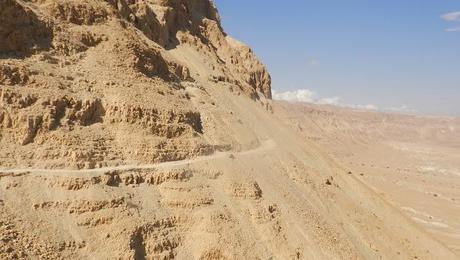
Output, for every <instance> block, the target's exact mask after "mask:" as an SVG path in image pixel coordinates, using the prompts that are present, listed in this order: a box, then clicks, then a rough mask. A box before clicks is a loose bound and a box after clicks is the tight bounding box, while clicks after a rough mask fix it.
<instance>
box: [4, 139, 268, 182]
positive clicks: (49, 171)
mask: <svg viewBox="0 0 460 260" xmlns="http://www.w3.org/2000/svg"><path fill="white" fill-rule="evenodd" d="M275 147H276V143H275V142H274V141H273V140H271V139H269V140H265V141H264V142H262V143H261V144H260V145H259V146H258V147H256V148H254V149H250V150H246V151H242V152H231V151H229V152H217V153H214V154H212V155H208V156H199V157H196V158H192V159H186V160H180V161H169V162H161V163H153V164H139V165H135V164H130V165H119V166H110V167H101V168H95V169H82V170H70V169H38V168H13V169H0V177H2V176H8V175H10V174H21V173H23V174H32V173H33V174H59V175H62V174H65V175H74V174H78V175H81V174H94V173H104V172H107V171H115V170H145V169H155V168H167V167H175V166H182V165H188V164H192V163H196V162H203V161H211V160H215V159H220V158H224V157H228V156H230V155H234V156H246V155H251V154H258V153H262V152H265V151H269V150H271V149H273V148H275Z"/></svg>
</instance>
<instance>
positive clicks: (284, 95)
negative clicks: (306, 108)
mask: <svg viewBox="0 0 460 260" xmlns="http://www.w3.org/2000/svg"><path fill="white" fill-rule="evenodd" d="M315 95H316V94H315V92H313V91H311V90H309V89H298V90H295V91H285V92H278V91H276V90H273V91H272V96H273V99H276V100H284V101H289V102H306V103H315Z"/></svg>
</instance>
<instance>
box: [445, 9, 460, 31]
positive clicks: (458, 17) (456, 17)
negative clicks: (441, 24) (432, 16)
mask: <svg viewBox="0 0 460 260" xmlns="http://www.w3.org/2000/svg"><path fill="white" fill-rule="evenodd" d="M441 18H442V19H443V20H445V21H448V22H457V23H460V11H456V12H451V13H447V14H443V15H441ZM445 31H446V32H460V27H453V28H447V29H445Z"/></svg>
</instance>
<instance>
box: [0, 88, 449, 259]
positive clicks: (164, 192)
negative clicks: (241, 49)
mask: <svg viewBox="0 0 460 260" xmlns="http://www.w3.org/2000/svg"><path fill="white" fill-rule="evenodd" d="M209 92H210V95H211V96H213V97H214V98H215V99H216V100H217V101H219V104H220V105H219V107H217V108H214V109H212V110H209V111H208V112H209V114H210V115H213V116H215V117H216V118H221V119H224V118H225V120H222V122H224V124H223V125H215V127H216V129H215V132H216V133H222V132H226V133H229V134H230V135H231V137H232V138H233V139H234V140H235V142H239V143H240V145H241V147H242V148H241V151H240V152H238V151H235V152H234V153H233V154H232V155H231V156H230V155H229V154H223V155H225V156H211V157H208V159H205V160H202V159H200V160H190V161H186V162H184V164H183V163H178V164H176V163H174V164H169V165H168V164H166V165H159V166H161V167H158V168H155V169H137V170H117V171H109V172H101V171H95V172H91V173H88V174H81V175H78V174H75V173H73V172H70V171H69V173H72V174H65V173H63V174H56V173H53V172H52V171H50V172H49V174H47V173H46V171H41V172H40V173H39V174H28V175H27V174H26V175H23V174H16V175H6V176H5V175H3V177H2V178H1V179H0V184H1V186H0V187H1V190H2V192H1V193H0V194H1V195H0V196H1V197H0V199H1V201H2V209H3V210H2V215H3V216H4V217H2V219H3V220H2V221H3V223H2V229H7V230H10V231H11V232H10V233H8V232H5V231H4V230H3V233H2V234H5V235H4V236H7V239H5V240H3V241H5V242H4V243H6V244H5V245H4V246H6V247H9V248H11V249H12V250H13V251H14V252H16V253H18V254H20V252H21V251H22V252H25V253H27V254H29V255H41V256H49V257H59V256H61V257H85V258H86V257H89V258H94V259H96V258H97V259H100V258H111V257H122V258H138V259H141V258H143V257H144V256H148V257H154V258H160V257H165V258H173V257H174V258H178V259H189V258H196V259H198V258H203V259H223V258H228V259H242V258H244V259H256V258H261V259H268V258H271V257H274V258H277V259H286V258H300V259H360V258H364V259H372V258H380V257H383V258H386V259H398V258H399V259H408V258H415V257H417V258H419V259H440V258H441V259H455V258H456V256H455V255H454V253H453V252H452V251H450V250H449V249H448V248H447V247H446V246H444V245H443V244H442V243H440V242H438V241H437V240H436V239H435V238H434V237H433V236H432V235H430V234H428V233H427V232H426V231H424V230H423V229H422V228H420V227H419V226H417V225H416V224H415V223H414V222H413V221H411V220H410V219H409V218H408V217H406V216H405V215H404V214H403V213H402V212H401V211H400V210H399V209H398V208H396V207H394V206H393V205H391V204H390V203H388V201H387V200H386V199H385V198H384V197H382V196H380V195H378V194H377V193H376V192H375V191H373V190H372V189H370V188H369V187H368V186H367V185H366V184H365V183H364V182H363V180H361V178H360V177H358V176H356V175H353V174H352V175H349V174H348V173H347V170H346V169H344V168H342V167H340V166H339V165H337V164H336V163H335V162H334V161H333V160H331V159H329V156H327V154H326V153H325V152H322V151H321V150H320V149H318V148H317V146H316V144H314V143H312V142H309V141H307V140H305V139H303V138H302V137H301V135H299V134H298V133H296V132H294V131H292V130H291V129H289V128H288V127H284V126H283V123H282V122H281V121H278V119H276V118H275V117H274V116H273V115H271V114H270V113H269V112H267V111H266V110H265V109H264V107H263V106H261V105H260V104H257V103H254V102H252V101H250V100H249V99H247V98H246V97H244V96H236V95H234V94H232V93H230V92H227V91H225V90H224V91H222V89H219V88H215V89H212V90H211V91H209ZM195 98H197V99H199V98H200V97H199V96H196V97H195ZM197 103H199V102H197ZM235 125H237V126H238V127H235ZM215 137H217V136H215ZM209 138H214V136H210V137H209ZM264 140H265V141H264ZM267 140H272V141H270V142H269V143H268V144H270V143H271V145H268V146H267V145H265V146H264V145H263V144H267ZM261 145H262V146H261ZM257 147H265V148H264V149H260V148H257ZM248 150H249V151H248ZM141 168H143V167H141ZM82 173H84V172H82ZM329 184H330V185H329ZM45 190H46V192H44V191H45ZM24 220H26V221H24Z"/></svg>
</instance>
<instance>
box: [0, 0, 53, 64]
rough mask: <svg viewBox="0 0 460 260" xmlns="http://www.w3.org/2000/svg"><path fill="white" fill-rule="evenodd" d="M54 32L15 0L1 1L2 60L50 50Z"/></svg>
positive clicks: (0, 55)
mask: <svg viewBox="0 0 460 260" xmlns="http://www.w3.org/2000/svg"><path fill="white" fill-rule="evenodd" d="M51 41H52V30H51V29H50V28H49V26H48V25H47V24H46V23H45V22H43V21H41V20H40V19H39V18H38V17H37V15H36V13H35V12H34V11H32V10H31V9H30V8H28V7H25V6H24V5H23V4H22V3H20V2H17V1H14V0H2V1H0V58H7V57H14V56H16V55H18V56H23V55H30V54H32V53H33V52H34V51H37V50H40V49H48V48H49V47H50V45H51Z"/></svg>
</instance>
